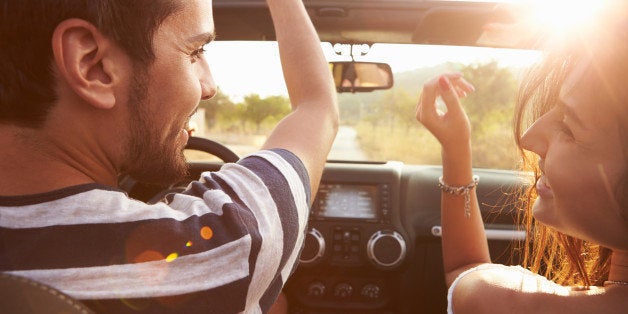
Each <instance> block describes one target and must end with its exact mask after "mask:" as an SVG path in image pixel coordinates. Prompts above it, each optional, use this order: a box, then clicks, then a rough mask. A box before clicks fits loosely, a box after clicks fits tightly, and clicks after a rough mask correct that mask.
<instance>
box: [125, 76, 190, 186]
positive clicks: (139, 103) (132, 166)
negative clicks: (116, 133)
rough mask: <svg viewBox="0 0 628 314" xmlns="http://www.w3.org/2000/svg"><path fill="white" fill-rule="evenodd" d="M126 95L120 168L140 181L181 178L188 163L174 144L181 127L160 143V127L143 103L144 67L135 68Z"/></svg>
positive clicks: (166, 181) (145, 88) (146, 78)
mask: <svg viewBox="0 0 628 314" xmlns="http://www.w3.org/2000/svg"><path fill="white" fill-rule="evenodd" d="M135 70H136V71H135V73H136V75H135V76H134V77H133V81H132V82H131V95H130V97H129V113H130V116H129V121H128V123H129V137H128V138H127V143H126V149H127V151H126V152H125V154H126V158H125V159H124V160H125V164H124V167H123V168H122V171H123V172H125V173H126V174H129V175H130V176H131V177H132V178H133V179H135V180H138V181H140V182H145V183H152V184H160V185H166V184H167V185H169V184H173V183H176V182H178V181H181V180H183V179H184V178H185V177H186V176H187V175H188V167H187V164H186V161H185V157H184V155H183V151H182V150H181V149H180V148H179V147H177V146H176V145H175V143H176V138H177V137H178V136H179V132H181V129H178V130H174V131H173V134H169V135H168V137H167V138H166V139H165V143H160V142H159V141H160V138H161V136H160V132H161V130H162V129H163V128H164V127H168V126H162V125H157V124H156V123H154V122H151V117H152V115H153V114H159V113H158V112H151V111H150V110H149V109H148V108H149V106H148V105H147V102H148V101H147V99H148V85H147V84H148V82H149V80H150V78H149V76H148V74H147V73H146V71H145V70H144V69H135Z"/></svg>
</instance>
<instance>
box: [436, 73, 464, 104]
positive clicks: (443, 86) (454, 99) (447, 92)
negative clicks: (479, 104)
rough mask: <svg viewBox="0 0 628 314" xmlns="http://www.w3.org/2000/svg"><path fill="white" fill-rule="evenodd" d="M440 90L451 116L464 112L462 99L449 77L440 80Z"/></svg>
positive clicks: (442, 77)
mask: <svg viewBox="0 0 628 314" xmlns="http://www.w3.org/2000/svg"><path fill="white" fill-rule="evenodd" d="M438 89H439V91H440V96H441V98H443V101H444V102H445V105H446V106H447V112H449V113H451V114H459V113H460V112H461V111H462V105H460V99H459V98H458V93H457V91H456V86H454V85H452V84H451V81H450V80H449V78H447V76H444V75H443V76H441V77H439V78H438Z"/></svg>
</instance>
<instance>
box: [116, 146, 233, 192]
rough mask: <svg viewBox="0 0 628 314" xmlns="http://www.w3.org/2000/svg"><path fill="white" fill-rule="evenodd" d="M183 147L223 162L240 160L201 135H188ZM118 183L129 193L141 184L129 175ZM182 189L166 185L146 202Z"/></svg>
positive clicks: (178, 186) (177, 186) (229, 150)
mask: <svg viewBox="0 0 628 314" xmlns="http://www.w3.org/2000/svg"><path fill="white" fill-rule="evenodd" d="M185 149H191V150H197V151H201V152H205V153H208V154H211V155H214V156H216V157H218V158H220V159H221V160H222V161H223V162H225V163H231V162H237V161H238V160H240V157H238V155H237V154H236V153H234V152H233V151H232V150H231V149H229V148H227V147H226V146H224V145H222V144H220V143H218V142H214V141H212V140H209V139H206V138H202V137H195V136H192V137H190V138H189V139H188V144H187V145H186V146H185ZM118 185H119V186H120V188H121V189H123V190H125V191H127V193H129V194H130V192H131V191H132V190H133V189H134V188H136V187H137V186H138V185H140V186H141V185H142V183H138V182H137V181H135V180H134V179H133V178H131V177H130V176H128V175H124V176H122V177H121V178H120V180H119V181H118ZM183 189H185V187H183V186H180V185H177V184H173V185H170V186H168V187H165V188H163V189H161V190H160V191H159V192H158V193H157V194H155V195H153V196H152V197H150V199H149V200H148V201H147V203H149V204H153V203H156V202H159V201H160V200H162V199H163V198H164V197H165V196H166V195H168V194H169V193H172V192H181V191H183ZM140 190H142V189H140ZM151 194H152V193H151Z"/></svg>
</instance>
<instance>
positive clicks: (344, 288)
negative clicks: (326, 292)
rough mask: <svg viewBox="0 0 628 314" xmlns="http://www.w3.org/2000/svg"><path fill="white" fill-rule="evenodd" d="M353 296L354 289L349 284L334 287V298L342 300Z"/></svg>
mask: <svg viewBox="0 0 628 314" xmlns="http://www.w3.org/2000/svg"><path fill="white" fill-rule="evenodd" d="M352 294H353V287H352V286H351V285H350V284H348V283H344V282H342V283H339V284H337V285H336V287H334V296H336V297H339V298H341V299H346V298H349V297H350V296H351V295H352Z"/></svg>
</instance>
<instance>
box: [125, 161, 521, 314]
mask: <svg viewBox="0 0 628 314" xmlns="http://www.w3.org/2000/svg"><path fill="white" fill-rule="evenodd" d="M220 166H221V163H211V162H209V163H208V162H205V163H191V164H190V174H191V177H198V175H200V173H201V172H203V171H216V170H218V169H219V168H220ZM441 173H442V168H441V167H440V166H419V165H405V164H402V163H400V162H387V163H343V162H328V163H327V165H326V166H325V170H324V172H323V177H322V180H321V184H320V188H319V190H318V192H317V194H316V195H315V197H314V200H313V204H312V207H311V212H310V217H309V224H308V228H307V230H306V237H305V244H304V247H303V249H302V251H301V255H300V259H299V264H298V266H297V269H296V271H295V272H294V273H293V274H292V276H291V277H290V279H289V280H288V282H287V283H286V285H285V287H284V293H285V294H286V296H287V298H288V303H289V310H290V313H298V314H308V313H320V314H331V313H349V314H352V313H366V314H369V313H378V314H379V313H386V314H398V313H418V312H420V313H443V312H445V309H446V293H447V291H446V286H445V281H444V272H443V269H442V258H441V244H440V235H441V232H442V228H441V227H440V190H439V188H438V186H437V180H438V177H439V176H440V175H441ZM474 173H475V174H477V175H478V176H479V177H480V184H479V186H478V189H477V193H478V200H479V204H480V209H481V212H482V217H483V220H484V223H485V228H486V233H487V238H489V249H490V253H491V258H492V259H493V261H495V262H499V263H503V264H515V263H519V262H520V259H521V258H520V256H518V255H517V254H516V253H517V252H518V250H514V249H513V245H514V243H515V242H514V241H517V240H523V239H525V232H523V231H519V230H517V228H516V226H515V225H516V223H515V222H516V213H517V210H516V208H515V207H514V205H513V203H514V202H513V200H514V199H516V198H517V197H518V196H520V193H521V192H522V191H523V190H524V189H525V184H524V183H523V182H524V180H523V176H522V175H521V174H520V173H517V172H513V171H502V170H490V169H474ZM162 190H163V187H157V186H146V185H138V186H136V187H135V188H134V190H133V191H131V192H130V193H129V194H130V195H131V196H132V197H135V198H138V199H149V198H150V197H151V196H153V195H155V193H156V192H158V191H161V192H162V193H163V192H164V191H162ZM170 191H176V189H173V190H170ZM153 198H154V197H153Z"/></svg>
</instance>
